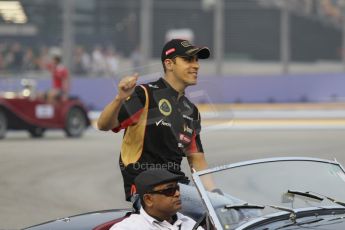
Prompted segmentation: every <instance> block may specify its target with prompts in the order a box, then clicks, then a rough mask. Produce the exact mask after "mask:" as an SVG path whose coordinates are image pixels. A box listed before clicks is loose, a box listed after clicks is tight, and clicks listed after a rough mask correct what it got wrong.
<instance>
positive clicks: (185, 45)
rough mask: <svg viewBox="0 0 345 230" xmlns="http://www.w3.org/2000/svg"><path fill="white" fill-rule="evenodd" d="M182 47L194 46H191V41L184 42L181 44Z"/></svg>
mask: <svg viewBox="0 0 345 230" xmlns="http://www.w3.org/2000/svg"><path fill="white" fill-rule="evenodd" d="M181 45H182V46H183V47H189V46H192V44H190V43H189V41H183V42H181Z"/></svg>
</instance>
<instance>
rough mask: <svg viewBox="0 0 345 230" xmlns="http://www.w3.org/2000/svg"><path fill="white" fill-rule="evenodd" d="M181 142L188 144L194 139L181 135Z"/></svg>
mask: <svg viewBox="0 0 345 230" xmlns="http://www.w3.org/2000/svg"><path fill="white" fill-rule="evenodd" d="M180 141H182V142H184V143H187V144H188V143H190V142H191V141H192V139H191V138H190V137H188V136H186V135H184V134H182V133H180Z"/></svg>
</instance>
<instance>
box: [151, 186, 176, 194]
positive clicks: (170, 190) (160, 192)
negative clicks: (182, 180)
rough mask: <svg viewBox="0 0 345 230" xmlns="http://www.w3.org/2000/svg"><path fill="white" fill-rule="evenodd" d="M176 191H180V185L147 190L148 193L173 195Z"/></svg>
mask: <svg viewBox="0 0 345 230" xmlns="http://www.w3.org/2000/svg"><path fill="white" fill-rule="evenodd" d="M176 191H180V186H179V185H176V186H174V187H170V188H166V189H162V190H157V191H151V192H149V193H150V194H161V195H164V196H174V195H175V193H176Z"/></svg>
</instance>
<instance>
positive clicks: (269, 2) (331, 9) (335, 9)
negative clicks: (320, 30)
mask: <svg viewBox="0 0 345 230" xmlns="http://www.w3.org/2000/svg"><path fill="white" fill-rule="evenodd" d="M258 2H259V3H261V4H262V5H263V6H276V7H280V8H281V7H284V6H286V5H288V7H289V9H290V10H292V11H294V12H297V13H302V14H304V15H309V16H317V17H319V18H321V19H324V20H328V21H331V22H334V23H336V24H340V23H341V21H342V11H343V8H344V7H345V2H344V1H343V0H289V1H285V0H258Z"/></svg>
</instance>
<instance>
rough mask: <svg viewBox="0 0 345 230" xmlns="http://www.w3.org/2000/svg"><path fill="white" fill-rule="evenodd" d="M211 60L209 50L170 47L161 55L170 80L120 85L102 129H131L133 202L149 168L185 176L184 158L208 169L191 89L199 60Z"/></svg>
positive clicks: (126, 174) (180, 43) (125, 147)
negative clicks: (189, 95) (138, 180)
mask: <svg viewBox="0 0 345 230" xmlns="http://www.w3.org/2000/svg"><path fill="white" fill-rule="evenodd" d="M209 56H210V51H209V49H208V48H207V47H197V46H194V45H192V44H191V43H190V42H189V41H187V40H182V39H173V40H171V41H169V42H167V43H166V44H165V46H164V47H163V50H162V54H161V61H162V64H163V69H164V77H163V78H160V79H159V80H158V81H155V82H151V83H148V84H142V85H138V86H137V80H138V75H137V74H134V75H133V76H127V77H125V78H124V79H122V80H121V81H120V82H119V84H118V94H117V96H116V97H115V98H114V100H113V101H111V102H110V103H109V104H108V105H107V106H106V107H105V108H104V110H103V111H102V113H101V115H100V117H99V119H98V128H99V129H100V130H104V131H107V130H113V131H114V132H119V131H120V130H121V129H125V133H124V137H123V142H122V147H121V154H120V159H119V163H120V169H121V173H122V176H123V180H124V187H125V194H126V200H127V201H131V200H132V202H134V200H133V199H132V198H133V197H134V196H133V195H134V194H135V192H136V191H135V187H134V178H135V177H136V176H137V175H139V174H140V173H141V172H143V171H145V170H147V169H150V168H164V169H167V170H169V171H170V172H173V173H175V174H179V175H183V176H184V175H185V174H184V173H183V172H182V171H181V162H182V159H183V157H187V160H188V163H189V165H190V167H191V168H194V169H195V170H197V171H199V170H203V169H206V168H207V162H206V159H205V155H204V151H203V147H202V144H201V140H200V130H201V124H200V122H201V120H200V113H199V111H198V109H197V107H196V106H195V105H194V104H193V103H192V102H191V101H189V100H188V98H187V97H186V96H185V89H186V88H187V87H188V86H192V85H196V84H197V78H198V71H199V67H200V64H199V61H198V60H199V59H206V58H208V57H209ZM184 183H188V179H187V178H186V180H185V181H184ZM205 184H206V187H207V189H208V190H209V191H212V190H214V189H215V186H214V184H213V182H212V180H209V181H206V182H205Z"/></svg>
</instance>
